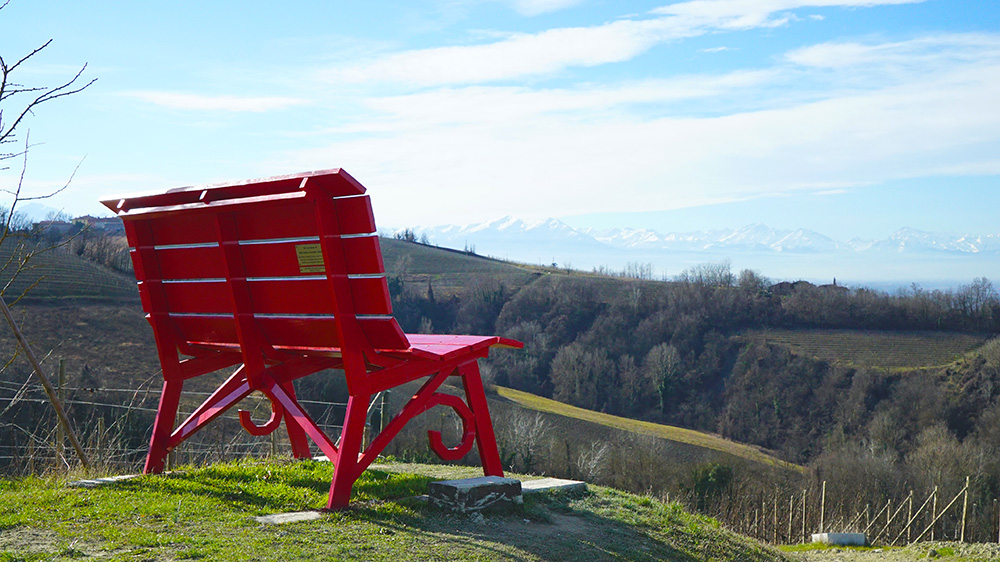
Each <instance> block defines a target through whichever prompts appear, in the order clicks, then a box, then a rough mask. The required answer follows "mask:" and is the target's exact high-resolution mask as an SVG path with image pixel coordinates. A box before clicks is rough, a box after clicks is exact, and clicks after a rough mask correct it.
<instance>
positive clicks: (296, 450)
mask: <svg viewBox="0 0 1000 562" xmlns="http://www.w3.org/2000/svg"><path fill="white" fill-rule="evenodd" d="M280 384H281V388H282V390H284V391H285V394H287V395H288V396H289V398H291V399H292V400H295V387H294V386H293V385H292V381H288V382H284V383H280ZM285 429H287V430H288V442H289V443H291V445H292V456H293V457H295V458H297V459H309V458H312V452H311V451H310V450H309V438H308V437H306V432H305V430H303V429H302V427H301V426H299V423H298V422H297V421H295V418H293V417H292V414H291V413H289V412H288V411H287V410H286V411H285Z"/></svg>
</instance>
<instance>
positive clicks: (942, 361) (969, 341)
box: [741, 330, 986, 369]
mask: <svg viewBox="0 0 1000 562" xmlns="http://www.w3.org/2000/svg"><path fill="white" fill-rule="evenodd" d="M741 337H743V338H744V339H746V340H758V341H760V340H763V341H765V342H766V343H769V344H775V345H783V346H787V347H788V348H790V349H791V350H792V351H793V352H794V353H797V354H800V355H805V356H808V357H815V358H817V359H822V360H824V361H829V362H832V363H839V364H844V365H854V366H864V367H881V368H888V369H915V368H931V367H941V366H944V365H948V364H950V363H953V362H954V361H956V360H958V359H960V358H961V357H962V356H963V355H964V354H966V353H968V352H969V351H971V350H973V349H975V348H977V347H979V346H981V345H982V344H983V342H985V341H986V338H985V337H984V336H978V335H973V334H962V333H950V332H889V331H869V330H754V331H750V332H746V333H745V334H743V335H742V336H741Z"/></svg>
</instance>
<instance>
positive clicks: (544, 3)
mask: <svg viewBox="0 0 1000 562" xmlns="http://www.w3.org/2000/svg"><path fill="white" fill-rule="evenodd" d="M581 2H583V0H514V9H515V10H517V12H518V13H520V14H523V15H526V16H537V15H539V14H547V13H549V12H556V11H559V10H563V9H565V8H569V7H571V6H576V5H577V4H580V3H581Z"/></svg>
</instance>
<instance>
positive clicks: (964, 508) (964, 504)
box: [958, 476, 969, 542]
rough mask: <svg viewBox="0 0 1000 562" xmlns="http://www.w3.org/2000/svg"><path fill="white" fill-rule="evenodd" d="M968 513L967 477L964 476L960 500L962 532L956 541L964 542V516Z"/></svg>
mask: <svg viewBox="0 0 1000 562" xmlns="http://www.w3.org/2000/svg"><path fill="white" fill-rule="evenodd" d="M968 513H969V477H968V476H966V477H965V499H963V500H962V532H961V538H960V539H959V540H958V542H965V517H966V515H968Z"/></svg>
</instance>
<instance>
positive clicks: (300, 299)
mask: <svg viewBox="0 0 1000 562" xmlns="http://www.w3.org/2000/svg"><path fill="white" fill-rule="evenodd" d="M102 202H103V203H104V205H105V206H107V207H108V208H109V209H111V210H112V211H114V212H115V213H116V214H117V215H118V216H119V217H121V218H122V219H123V221H124V224H125V232H126V234H127V236H128V242H129V246H130V249H131V256H132V263H133V265H134V267H135V276H136V280H137V281H138V284H139V294H140V296H141V298H142V306H143V309H144V310H145V312H146V317H147V319H148V320H149V323H150V324H151V325H152V328H153V333H154V335H155V338H156V347H157V352H158V354H159V359H160V364H161V366H162V369H163V379H164V382H163V391H162V394H161V396H160V403H159V408H158V410H157V414H156V419H155V422H154V425H153V433H152V438H151V440H150V445H149V453H148V455H147V457H146V465H145V469H144V471H145V472H146V473H158V472H162V471H163V469H164V462H165V458H166V456H167V454H168V453H169V451H171V450H172V449H174V448H175V447H177V446H178V445H179V444H180V443H181V442H183V441H184V440H185V439H187V438H188V437H190V436H191V435H192V434H194V433H195V432H196V431H198V430H199V429H201V428H202V427H204V426H205V424H207V423H209V422H210V421H212V420H213V419H215V418H217V417H218V416H219V415H221V414H222V413H224V412H225V411H226V410H228V409H229V408H231V407H232V406H234V405H236V404H237V403H239V402H240V401H241V400H242V399H244V398H245V397H247V396H248V395H249V394H251V393H252V392H254V391H260V392H262V393H263V394H265V395H266V396H267V397H268V398H269V399H270V401H271V408H272V415H271V418H270V419H269V420H268V421H267V422H266V423H264V424H263V425H260V426H258V425H256V424H255V423H254V422H253V420H251V419H250V415H249V413H247V412H246V411H242V410H241V411H240V412H239V416H240V423H241V424H242V425H243V427H244V428H245V429H246V430H247V431H248V432H250V433H251V434H253V435H266V434H269V433H271V432H273V431H274V430H276V429H277V428H278V427H279V426H280V424H281V422H282V421H284V422H285V427H286V429H287V431H288V439H289V442H290V443H291V449H292V454H293V455H294V456H295V457H297V458H309V457H311V451H310V446H309V442H308V439H312V441H313V442H314V443H315V444H316V445H317V447H318V448H319V450H320V451H322V452H323V453H324V454H325V455H326V456H327V457H328V458H329V459H330V460H331V461H332V462H333V464H334V474H333V481H332V483H331V486H330V494H329V497H328V501H327V507H328V508H342V507H345V506H347V504H348V502H349V500H350V495H351V488H352V487H353V485H354V482H355V480H357V478H358V477H359V476H360V475H361V473H362V472H363V471H364V470H365V469H366V468H367V467H368V466H369V465H370V464H371V463H372V461H374V460H375V458H376V457H377V456H378V454H379V453H380V452H382V451H383V450H384V449H385V447H386V445H388V443H389V442H390V441H391V440H392V439H393V438H394V437H395V436H396V435H397V434H398V433H399V431H400V430H401V429H402V428H403V426H404V425H405V424H406V423H407V422H408V421H409V420H411V419H413V418H414V417H415V416H417V415H419V414H421V413H423V412H425V411H427V410H428V409H430V408H433V407H434V406H437V405H443V406H447V407H450V408H452V409H453V410H454V411H455V412H456V413H457V414H458V416H459V417H460V418H461V421H462V424H463V428H464V432H463V437H462V439H461V442H460V443H459V444H458V445H455V446H453V447H448V446H446V445H445V444H444V443H443V442H442V439H441V434H440V433H439V432H433V431H431V432H428V433H429V439H430V447H431V449H432V450H433V451H434V452H435V453H436V454H437V455H438V456H440V457H441V458H442V459H444V460H450V461H455V460H459V459H461V458H462V457H464V456H465V455H466V454H468V453H469V452H470V451H471V449H472V446H473V444H474V443H475V444H476V445H477V446H478V452H479V458H480V459H481V462H482V466H483V472H484V474H486V475H488V476H502V475H503V469H502V467H501V464H500V457H499V455H498V453H497V445H496V439H495V437H494V434H493V425H492V423H491V421H490V414H489V410H488V408H487V403H486V396H485V394H484V391H483V383H482V381H481V378H480V374H479V367H478V363H477V360H478V359H480V358H484V357H486V356H487V355H488V353H489V350H490V348H491V347H492V346H506V347H521V343H520V342H516V341H513V340H509V339H505V338H500V337H495V336H455V335H423V334H420V335H416V334H404V333H403V331H402V330H401V329H400V327H399V325H398V324H397V322H396V319H395V318H394V317H393V316H392V306H391V300H390V295H389V290H388V285H387V282H386V275H385V267H384V264H383V260H382V253H381V249H380V246H379V241H378V236H377V235H376V230H375V221H374V218H373V214H372V208H371V202H370V200H369V197H368V196H367V195H365V188H364V187H363V186H362V185H361V184H360V183H358V182H357V181H356V180H355V179H354V178H352V177H351V176H350V175H348V174H347V173H346V172H344V171H343V170H325V171H319V172H309V173H303V174H296V175H290V176H281V177H273V178H267V179H260V180H251V181H244V182H238V183H229V184H219V185H211V186H204V187H185V188H179V189H171V190H169V191H166V192H164V193H156V194H149V195H136V196H126V197H117V198H113V199H108V200H105V201H102ZM237 365H238V366H239V367H238V368H237V369H236V370H235V372H234V373H233V374H232V375H231V376H230V377H229V378H228V380H226V381H225V382H224V383H223V384H222V385H221V386H220V387H219V388H218V390H216V391H215V392H214V393H213V394H212V395H211V396H210V397H209V398H208V399H207V400H205V401H204V403H202V404H201V406H199V407H198V408H197V409H195V411H194V412H193V413H192V414H191V415H190V416H188V417H187V419H186V420H184V421H183V422H181V423H180V424H179V425H177V426H176V427H175V425H174V424H175V419H176V416H177V410H178V406H179V404H180V399H181V393H182V390H183V387H184V382H185V381H186V380H188V379H191V378H193V377H197V376H200V375H204V374H207V373H212V372H215V371H218V370H221V369H226V368H230V367H233V366H237ZM326 369H341V370H343V372H344V376H345V377H346V382H347V388H348V394H349V395H350V397H349V399H348V404H347V410H346V414H345V418H344V421H343V429H342V431H341V435H340V439H339V441H334V440H332V439H331V438H330V437H328V436H327V435H326V434H325V433H324V432H323V431H322V430H321V429H320V428H319V427H318V426H317V425H316V423H315V422H314V421H313V420H312V418H310V416H309V414H308V413H306V411H305V410H304V409H303V408H302V406H301V405H300V404H299V402H298V401H297V399H296V396H295V389H294V386H293V381H295V380H296V379H298V378H300V377H304V376H307V375H312V374H314V373H318V372H320V371H324V370H326ZM450 377H456V378H457V379H459V380H460V381H461V383H462V386H463V388H464V396H465V399H464V400H462V399H461V398H460V397H459V396H456V395H454V394H449V393H446V392H441V391H439V390H440V387H441V385H442V384H443V383H444V382H445V381H446V380H447V379H448V378H450ZM418 379H426V380H425V382H424V383H423V386H422V387H421V388H420V390H418V391H417V392H416V393H415V394H414V395H413V397H412V398H411V399H410V401H409V402H408V403H407V404H406V405H405V406H404V407H403V408H402V410H401V411H400V412H399V414H397V415H396V416H395V417H394V418H393V419H392V420H391V421H390V422H389V423H388V424H387V425H386V426H385V428H384V429H383V430H382V431H381V432H380V433H379V434H378V435H377V436H376V437H375V438H374V439H373V440H372V442H371V443H370V444H369V445H368V447H367V448H363V432H364V426H365V422H366V418H367V412H368V407H369V403H370V402H371V399H372V396H373V395H375V394H376V393H378V392H380V391H383V390H387V389H390V388H393V387H396V386H399V385H401V384H404V383H408V382H411V381H415V380H418Z"/></svg>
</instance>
